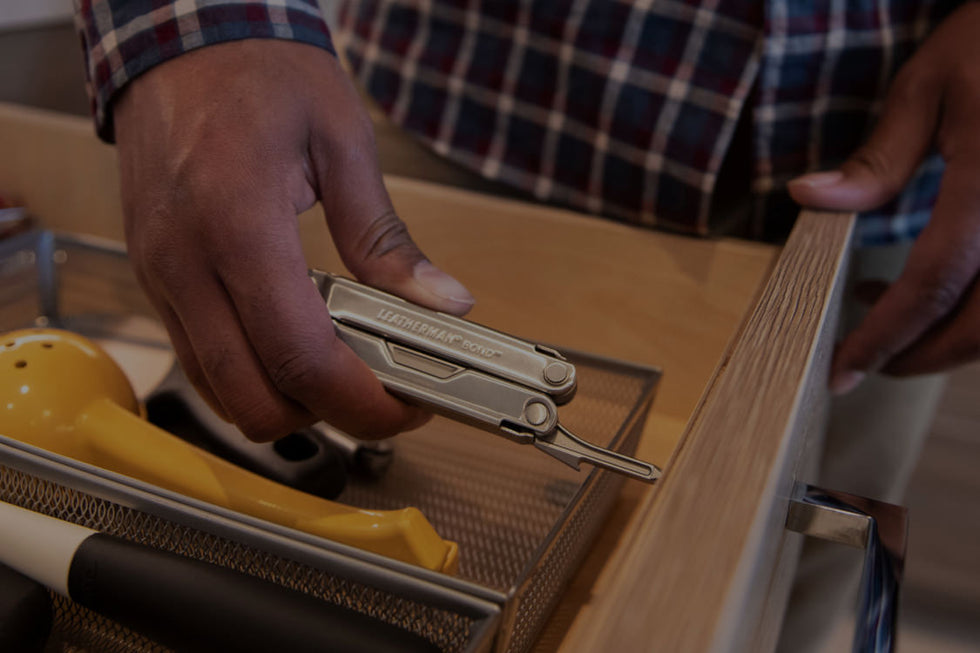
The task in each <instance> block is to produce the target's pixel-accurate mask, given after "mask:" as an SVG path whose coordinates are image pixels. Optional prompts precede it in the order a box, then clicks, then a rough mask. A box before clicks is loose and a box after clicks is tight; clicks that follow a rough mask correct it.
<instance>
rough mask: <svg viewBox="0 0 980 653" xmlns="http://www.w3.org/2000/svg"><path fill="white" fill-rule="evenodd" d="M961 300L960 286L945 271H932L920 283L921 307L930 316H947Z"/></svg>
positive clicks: (919, 298) (919, 296)
mask: <svg viewBox="0 0 980 653" xmlns="http://www.w3.org/2000/svg"><path fill="white" fill-rule="evenodd" d="M959 299H960V288H959V285H958V284H957V283H956V282H955V281H954V280H953V279H951V278H950V277H949V275H948V274H946V273H945V271H941V270H936V271H932V272H930V273H929V274H928V275H927V276H926V277H925V278H924V279H923V280H922V281H921V282H920V285H919V288H918V300H919V305H920V306H922V308H923V309H924V310H925V311H927V312H928V313H929V314H930V315H934V316H941V315H945V314H946V313H948V312H949V311H951V310H952V309H953V307H955V306H956V304H957V303H958V302H959Z"/></svg>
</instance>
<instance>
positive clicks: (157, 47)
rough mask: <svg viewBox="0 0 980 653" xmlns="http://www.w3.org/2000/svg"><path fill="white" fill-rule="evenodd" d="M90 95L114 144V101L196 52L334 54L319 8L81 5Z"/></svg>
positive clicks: (242, 0)
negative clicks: (220, 46)
mask: <svg viewBox="0 0 980 653" xmlns="http://www.w3.org/2000/svg"><path fill="white" fill-rule="evenodd" d="M74 3H75V27H76V29H77V30H78V33H79V36H80V37H81V41H82V48H83V50H84V55H85V74H86V89H87V90H88V95H89V101H90V102H91V108H92V113H93V115H94V116H95V127H96V132H97V133H98V135H99V137H100V138H101V139H103V140H105V141H108V142H113V140H114V135H113V125H112V101H113V99H114V98H115V97H116V95H117V94H118V93H119V91H121V90H122V89H123V87H124V86H125V85H126V84H127V83H128V82H129V81H130V80H132V79H134V78H136V77H137V76H139V75H140V74H142V73H144V72H146V71H147V70H149V69H150V68H152V67H153V66H156V65H157V64H160V63H162V62H164V61H166V60H168V59H172V58H174V57H177V56H179V55H181V54H184V53H185V52H190V51H191V50H194V49H196V48H200V47H203V46H206V45H213V44H215V43H223V42H226V41H238V40H241V39H249V38H275V39H285V40H290V41H299V42H301V43H308V44H310V45H315V46H318V47H321V48H323V49H325V50H327V51H329V52H330V53H332V54H335V52H334V49H333V44H332V43H331V41H330V32H329V30H328V29H327V25H326V23H325V22H324V20H323V17H322V15H321V14H320V8H319V6H318V5H317V3H316V0H266V1H265V2H254V1H246V0H173V1H171V2H160V0H74Z"/></svg>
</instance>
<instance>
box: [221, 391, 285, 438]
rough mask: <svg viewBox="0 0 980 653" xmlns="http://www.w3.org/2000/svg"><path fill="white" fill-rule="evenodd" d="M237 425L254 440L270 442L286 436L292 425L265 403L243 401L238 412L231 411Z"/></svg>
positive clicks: (245, 434)
mask: <svg viewBox="0 0 980 653" xmlns="http://www.w3.org/2000/svg"><path fill="white" fill-rule="evenodd" d="M229 412H230V413H231V415H232V419H233V420H234V421H235V425H236V426H237V427H238V430H239V431H241V432H242V434H243V435H244V436H245V437H246V438H248V439H249V440H251V441H252V442H270V441H272V440H277V439H279V438H281V437H283V436H285V435H286V434H287V433H288V432H289V431H290V430H291V428H290V426H287V425H285V424H283V423H282V422H281V421H280V420H279V419H277V418H276V417H275V414H276V411H274V410H271V409H270V407H269V406H267V405H265V404H264V403H257V402H254V401H250V402H248V403H242V405H241V406H240V410H238V411H237V412H235V411H229Z"/></svg>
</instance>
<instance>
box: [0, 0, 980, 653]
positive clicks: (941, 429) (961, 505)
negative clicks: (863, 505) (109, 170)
mask: <svg viewBox="0 0 980 653" xmlns="http://www.w3.org/2000/svg"><path fill="white" fill-rule="evenodd" d="M324 5H325V6H326V7H327V9H328V11H329V8H330V3H328V2H324ZM0 102H14V103H19V104H24V105H28V106H33V107H38V108H42V109H48V110H52V111H59V112H65V113H71V114H76V115H81V116H87V115H88V112H89V102H88V98H87V97H86V94H85V87H84V73H83V67H82V56H81V51H80V48H79V39H78V38H77V36H76V35H75V30H74V26H73V24H72V9H71V0H0ZM372 115H373V117H374V118H375V123H376V127H377V134H378V141H379V150H380V154H381V161H382V167H383V168H384V169H385V171H386V172H388V173H391V174H399V175H404V176H413V170H419V169H424V170H426V171H427V173H426V177H427V178H428V179H430V180H433V181H438V182H441V183H446V184H451V185H459V186H464V187H467V188H470V189H474V190H477V191H480V192H490V193H498V192H504V191H502V189H501V188H500V187H499V186H498V185H497V184H494V183H491V182H486V181H484V180H482V179H480V178H478V177H476V176H475V175H472V174H470V173H467V172H463V171H458V170H456V169H454V168H452V167H451V166H449V165H441V164H439V163H438V162H436V161H435V156H434V155H432V154H430V153H429V152H427V151H425V150H423V149H422V148H421V147H420V146H417V145H415V144H414V143H412V142H411V141H410V140H409V139H405V138H399V137H398V135H397V134H396V129H395V128H394V127H393V126H391V125H389V124H386V123H385V122H384V119H383V118H382V117H381V115H380V113H379V112H376V111H373V112H372ZM0 156H3V144H2V143H0ZM420 158H425V159H426V160H430V159H431V160H432V161H429V162H430V163H432V165H424V166H419V165H417V163H418V161H419V159H420ZM2 184H3V180H0V189H2ZM41 217H42V219H43V216H41ZM978 470H980V364H976V365H973V366H970V367H966V368H962V369H960V370H957V371H955V372H954V373H953V374H952V375H951V376H950V381H949V384H948V386H947V389H946V394H945V397H944V399H943V401H942V404H941V407H940V410H939V414H938V416H937V418H936V420H935V423H934V425H933V428H932V432H931V435H930V438H929V441H928V442H927V443H926V447H925V449H924V451H923V453H922V457H921V459H920V461H919V465H918V468H917V469H916V472H915V474H914V476H913V479H912V484H911V487H910V489H909V493H908V496H907V497H906V501H905V505H906V506H907V507H908V509H909V514H910V521H911V530H910V535H909V553H908V558H907V561H906V576H905V585H904V591H903V595H902V603H901V621H900V630H899V638H900V639H899V650H900V651H904V652H905V653H919V652H922V653H926V652H929V653H960V652H963V653H966V652H967V651H980V471H978ZM849 647H850V631H849V629H848V627H846V626H845V627H842V628H841V630H840V632H839V633H838V636H836V637H835V639H834V641H833V642H832V643H831V646H830V650H833V651H840V650H848V649H849Z"/></svg>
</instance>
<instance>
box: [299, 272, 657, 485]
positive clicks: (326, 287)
mask: <svg viewBox="0 0 980 653" xmlns="http://www.w3.org/2000/svg"><path fill="white" fill-rule="evenodd" d="M310 278H311V279H312V280H313V283H314V284H315V285H316V287H317V289H318V290H319V292H320V295H321V296H322V297H323V299H324V301H325V302H326V305H327V309H328V310H329V312H330V316H331V318H332V319H333V322H334V326H335V328H336V330H337V333H338V335H339V337H340V338H341V340H343V341H344V342H345V343H346V344H347V345H348V346H349V347H350V348H351V349H353V350H354V352H355V353H356V354H357V355H358V356H359V357H360V358H361V359H363V360H364V361H365V362H366V363H367V365H368V367H370V368H371V369H372V370H373V371H374V373H375V375H376V376H377V377H378V379H380V381H381V383H382V384H383V385H384V386H385V387H386V388H387V389H388V391H389V392H391V393H392V394H394V395H396V396H398V397H400V398H402V399H404V400H405V401H408V402H410V403H413V404H417V405H420V406H423V407H424V408H426V409H428V410H431V411H432V412H434V413H438V414H440V415H444V416H446V417H449V418H451V419H455V420H457V421H460V422H464V423H467V424H471V425H473V426H476V427H479V428H481V429H484V430H486V431H490V432H492V433H496V434H498V435H502V436H504V437H506V438H508V439H511V440H513V441H515V442H519V443H522V444H533V445H534V446H536V447H537V448H539V449H541V450H542V451H544V452H545V453H548V454H549V455H551V456H554V457H555V458H557V459H558V460H560V461H562V462H563V463H565V464H567V465H569V466H570V467H573V468H575V469H578V466H579V463H581V462H587V463H590V464H593V465H596V466H599V467H603V468H606V469H610V470H612V471H615V472H618V473H622V474H626V475H628V476H631V477H633V478H638V479H640V480H643V481H647V482H652V481H655V480H656V479H657V478H659V477H660V470H659V469H658V468H657V467H655V466H653V465H651V464H649V463H645V462H642V461H639V460H636V459H633V458H630V457H629V456H624V455H622V454H619V453H616V452H613V451H610V450H608V449H603V448H602V447H597V446H595V445H593V444H590V443H588V442H586V441H584V440H582V439H580V438H578V437H576V436H575V435H573V434H571V433H570V432H569V431H568V430H567V429H565V428H564V427H563V426H561V425H560V423H559V420H558V406H559V405H561V404H564V403H567V402H568V401H570V400H571V399H572V397H573V396H574V395H575V390H576V376H575V366H574V365H572V363H570V362H569V361H568V360H566V359H565V357H563V356H562V355H561V354H560V353H559V352H557V351H556V350H554V349H552V348H550V347H545V346H543V345H537V344H534V343H530V342H527V341H525V340H521V339H520V338H515V337H514V336H510V335H507V334H505V333H501V332H499V331H495V330H493V329H489V328H487V327H484V326H481V325H479V324H476V323H473V322H470V321H468V320H464V319H462V318H459V317H456V316H453V315H447V314H445V313H440V312H437V311H433V310H430V309H427V308H423V307H421V306H418V305H416V304H413V303H411V302H408V301H406V300H404V299H401V298H399V297H395V296H394V295H390V294H388V293H386V292H383V291H380V290H378V289H376V288H372V287H370V286H365V285H363V284H360V283H357V282H356V281H352V280H350V279H346V278H344V277H338V276H335V275H332V274H328V273H325V272H320V271H318V270H313V271H311V272H310Z"/></svg>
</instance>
